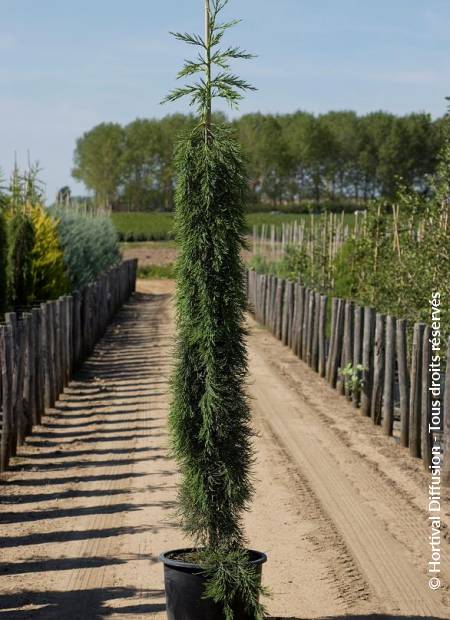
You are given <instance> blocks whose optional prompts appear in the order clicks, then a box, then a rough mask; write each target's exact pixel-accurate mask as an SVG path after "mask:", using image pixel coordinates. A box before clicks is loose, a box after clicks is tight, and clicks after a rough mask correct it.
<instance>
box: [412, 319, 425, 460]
mask: <svg viewBox="0 0 450 620" xmlns="http://www.w3.org/2000/svg"><path fill="white" fill-rule="evenodd" d="M424 330H425V325H424V324H423V323H415V325H414V335H413V343H412V359H411V387H410V394H409V410H410V427H409V451H410V454H411V456H414V457H416V458H420V456H421V429H422V425H421V411H422V403H421V401H422V346H423V332H424Z"/></svg>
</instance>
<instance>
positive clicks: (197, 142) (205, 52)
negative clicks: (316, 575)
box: [166, 0, 262, 620]
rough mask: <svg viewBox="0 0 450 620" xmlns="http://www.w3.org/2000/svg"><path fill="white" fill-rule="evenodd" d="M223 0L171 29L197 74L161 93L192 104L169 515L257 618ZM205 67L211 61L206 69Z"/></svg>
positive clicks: (238, 179) (221, 586)
mask: <svg viewBox="0 0 450 620" xmlns="http://www.w3.org/2000/svg"><path fill="white" fill-rule="evenodd" d="M227 2H228V0H212V3H211V5H210V3H209V1H208V0H205V36H204V38H203V37H201V36H199V35H196V34H194V35H191V34H183V33H173V34H174V36H175V37H176V38H177V39H178V40H180V41H184V42H186V43H187V44H189V45H192V46H195V47H197V48H200V53H199V56H198V57H197V59H196V60H194V61H186V63H185V65H184V67H183V69H182V70H181V71H180V73H179V74H178V77H179V78H184V77H190V76H193V75H196V74H202V77H201V78H200V79H199V80H198V81H197V82H195V83H193V84H187V85H185V86H182V87H181V88H177V89H176V90H174V91H173V92H172V93H171V94H170V95H169V96H168V97H167V98H166V100H168V101H175V100H178V99H179V98H181V97H183V96H185V95H187V96H190V97H191V104H192V105H195V106H196V107H197V110H198V115H199V122H198V124H197V126H196V127H195V129H194V130H193V131H191V132H189V133H187V134H185V135H184V136H183V138H182V139H181V140H180V142H179V144H178V147H177V150H176V158H175V164H176V172H177V177H178V183H177V188H176V197H175V201H176V230H177V236H178V241H179V246H180V254H179V259H178V264H177V293H176V311H177V348H176V358H177V360H176V368H175V372H174V376H173V382H172V391H173V400H172V406H171V411H170V427H171V433H172V442H173V449H174V453H175V456H176V458H177V460H178V463H179V466H180V468H181V472H182V482H181V486H180V491H179V515H180V518H181V524H182V527H183V528H184V530H185V532H186V533H188V534H189V535H190V536H191V537H192V538H193V539H194V540H195V542H196V544H197V545H198V548H199V549H201V551H199V552H198V553H197V556H196V561H197V562H198V563H200V564H201V565H202V566H204V567H205V571H206V573H207V575H208V576H209V579H208V585H207V588H206V595H207V596H208V597H210V598H212V599H214V600H215V601H216V602H218V603H221V604H222V605H223V607H224V611H225V617H226V618H227V620H231V619H232V618H233V611H232V605H233V601H234V600H235V599H236V598H239V599H241V600H243V601H244V603H245V605H246V607H247V609H248V611H249V613H250V614H252V617H254V618H255V619H259V618H262V606H261V605H260V603H259V602H258V596H259V590H260V584H259V579H258V577H257V574H256V571H255V570H254V569H253V568H252V566H251V564H250V559H249V555H248V553H247V552H246V551H245V538H244V534H243V529H242V515H243V511H244V510H246V509H247V508H248V505H249V501H250V499H251V495H252V483H251V465H252V460H253V451H252V446H251V435H252V431H251V426H250V410H249V404H248V398H247V395H246V389H245V378H246V373H247V354H246V347H245V340H244V338H245V327H244V312H245V307H246V301H245V294H244V277H245V272H244V265H243V262H242V259H241V256H240V251H241V249H242V247H243V246H244V228H245V222H244V200H245V193H246V187H247V177H246V171H245V167H244V163H243V159H242V154H241V150H240V147H239V145H238V143H237V141H236V140H235V138H234V136H233V133H232V130H231V129H230V128H229V127H228V126H225V125H223V124H219V123H216V122H214V119H213V117H212V113H211V107H212V106H211V103H212V100H213V99H214V98H216V97H220V98H223V99H225V100H226V101H227V102H228V103H229V104H230V105H231V106H233V107H234V106H236V105H237V103H238V102H239V100H240V99H241V98H242V91H246V90H250V89H252V88H253V87H252V86H250V85H249V84H248V83H247V82H245V81H244V80H241V79H240V78H239V77H237V76H236V75H234V74H233V73H231V72H230V67H229V63H230V61H231V60H234V59H248V58H251V55H250V54H248V53H247V52H245V51H243V50H241V49H240V48H238V47H227V48H225V49H221V48H220V43H221V41H222V38H223V35H224V34H225V32H226V31H227V29H228V28H230V27H231V26H233V25H234V24H235V23H237V22H236V21H232V22H226V23H219V21H218V16H219V14H220V13H221V11H222V10H223V8H224V7H225V5H226V4H227ZM215 68H216V69H217V70H215Z"/></svg>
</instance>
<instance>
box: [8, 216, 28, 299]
mask: <svg viewBox="0 0 450 620" xmlns="http://www.w3.org/2000/svg"><path fill="white" fill-rule="evenodd" d="M34 243H35V237H34V228H33V223H32V220H31V217H30V214H29V213H27V211H26V210H25V209H15V210H14V211H13V213H12V216H11V219H10V220H9V222H8V291H9V303H10V305H11V306H12V307H13V308H18V307H19V306H25V305H27V303H28V296H29V292H30V291H31V290H32V287H33V271H32V260H33V259H32V252H33V248H34Z"/></svg>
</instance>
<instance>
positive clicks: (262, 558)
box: [159, 547, 267, 571]
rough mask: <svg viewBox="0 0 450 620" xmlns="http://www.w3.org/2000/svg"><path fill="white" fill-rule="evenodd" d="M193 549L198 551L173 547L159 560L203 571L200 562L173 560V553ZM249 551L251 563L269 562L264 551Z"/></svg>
mask: <svg viewBox="0 0 450 620" xmlns="http://www.w3.org/2000/svg"><path fill="white" fill-rule="evenodd" d="M192 551H198V549H196V548H195V547H184V548H182V549H171V550H170V551H164V553H161V554H160V556H159V560H160V561H161V562H163V563H164V565H165V566H172V567H173V568H189V569H191V570H192V569H194V570H198V571H203V570H204V568H203V567H202V566H200V565H198V564H194V563H193V562H182V561H181V560H172V558H171V557H169V556H170V555H173V554H182V553H190V552H192ZM247 551H248V552H249V553H250V554H251V555H252V559H251V560H250V563H251V564H253V566H259V565H260V564H264V563H265V562H267V555H266V554H265V553H263V552H262V551H255V550H254V549H247Z"/></svg>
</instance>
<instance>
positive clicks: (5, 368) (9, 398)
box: [0, 324, 14, 472]
mask: <svg viewBox="0 0 450 620" xmlns="http://www.w3.org/2000/svg"><path fill="white" fill-rule="evenodd" d="M13 346H14V345H13V339H12V328H11V325H10V324H6V325H1V326H0V369H1V373H2V435H1V443H0V471H2V472H3V471H5V470H6V469H7V467H8V464H9V459H10V456H11V424H12V416H13V394H12V384H13V365H12V352H13Z"/></svg>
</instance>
